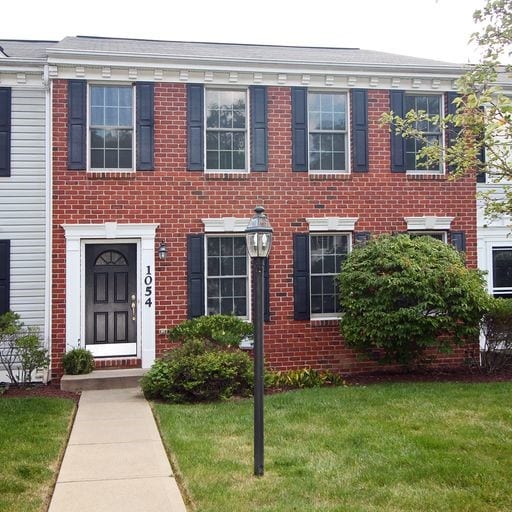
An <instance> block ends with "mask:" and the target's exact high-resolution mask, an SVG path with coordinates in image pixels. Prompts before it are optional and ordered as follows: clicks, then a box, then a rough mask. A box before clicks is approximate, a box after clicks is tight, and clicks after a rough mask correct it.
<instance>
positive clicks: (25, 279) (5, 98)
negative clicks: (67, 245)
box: [0, 40, 53, 381]
mask: <svg viewBox="0 0 512 512" xmlns="http://www.w3.org/2000/svg"><path fill="white" fill-rule="evenodd" d="M51 44H53V43H51V42H48V41H5V40H0V314H2V313H4V312H5V311H7V310H9V309H11V310H13V311H15V312H16V313H19V315H20V316H21V320H22V321H23V322H24V323H25V324H26V325H30V326H36V327H38V328H39V329H40V332H41V335H42V337H44V341H45V343H46V345H47V346H48V343H49V328H50V288H49V276H50V255H49V241H50V221H49V214H50V209H49V204H50V195H49V193H50V188H51V187H50V181H49V180H50V174H49V154H50V143H49V140H50V139H49V136H50V128H49V127H50V125H49V123H50V115H49V112H50V110H49V109H50V92H49V90H50V89H49V82H48V76H47V73H46V64H45V63H46V49H47V48H48V47H49V46H51ZM47 171H48V172H47ZM4 379H5V376H4V375H3V374H2V371H1V369H0V381H2V380H4Z"/></svg>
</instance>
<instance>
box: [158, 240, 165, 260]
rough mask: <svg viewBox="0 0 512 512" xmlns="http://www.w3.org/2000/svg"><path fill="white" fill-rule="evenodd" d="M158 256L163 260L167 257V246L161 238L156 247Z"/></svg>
mask: <svg viewBox="0 0 512 512" xmlns="http://www.w3.org/2000/svg"><path fill="white" fill-rule="evenodd" d="M158 257H159V258H160V259H161V260H165V258H167V246H166V245H165V242H164V241H163V240H162V241H161V242H160V245H159V247H158Z"/></svg>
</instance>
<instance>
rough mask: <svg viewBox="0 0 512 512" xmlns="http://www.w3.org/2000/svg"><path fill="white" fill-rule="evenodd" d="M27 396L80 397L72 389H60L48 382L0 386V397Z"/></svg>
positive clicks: (76, 398)
mask: <svg viewBox="0 0 512 512" xmlns="http://www.w3.org/2000/svg"><path fill="white" fill-rule="evenodd" d="M27 396H42V397H52V398H68V399H70V400H73V401H75V402H78V400H79V399H80V393H73V392H72V391H62V390H61V389H60V388H59V387H58V386H54V385H52V384H49V385H47V386H45V385H44V384H34V385H32V386H12V385H9V387H8V388H7V389H4V390H3V393H2V388H0V399H1V398H4V397H5V398H11V397H18V398H19V397H27Z"/></svg>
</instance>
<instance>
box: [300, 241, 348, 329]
mask: <svg viewBox="0 0 512 512" xmlns="http://www.w3.org/2000/svg"><path fill="white" fill-rule="evenodd" d="M311 235H313V236H339V235H346V236H348V244H347V247H348V253H347V255H348V254H350V253H351V252H352V243H353V234H352V233H350V232H347V231H329V232H327V231H315V232H312V233H311ZM308 265H309V318H310V321H311V322H322V321H325V320H339V319H340V317H341V315H342V313H341V312H340V313H313V312H312V311H311V276H312V274H311V236H310V237H309V261H308ZM315 275H316V274H315Z"/></svg>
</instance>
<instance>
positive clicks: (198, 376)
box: [141, 340, 253, 403]
mask: <svg viewBox="0 0 512 512" xmlns="http://www.w3.org/2000/svg"><path fill="white" fill-rule="evenodd" d="M252 376H253V370H252V361H251V358H250V357H249V356H248V355H247V354H246V353H244V352H242V351H241V350H225V349H222V348H218V347H211V346H209V345H208V344H207V343H205V342H204V341H198V340H191V341H187V342H185V343H184V344H183V346H182V347H179V348H176V349H174V350H172V351H170V352H168V353H167V354H166V355H165V356H164V358H162V359H159V360H157V361H155V363H154V364H153V366H152V367H151V369H150V370H149V371H148V372H147V373H146V374H145V375H144V377H143V378H142V380H141V386H142V391H143V392H144V395H145V396H146V397H147V398H153V399H154V398H160V399H164V400H167V401H169V402H174V403H180V402H200V401H212V400H218V399H226V398H230V397H231V396H233V395H242V396H245V395H247V394H248V393H249V390H250V389H251V385H252Z"/></svg>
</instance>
